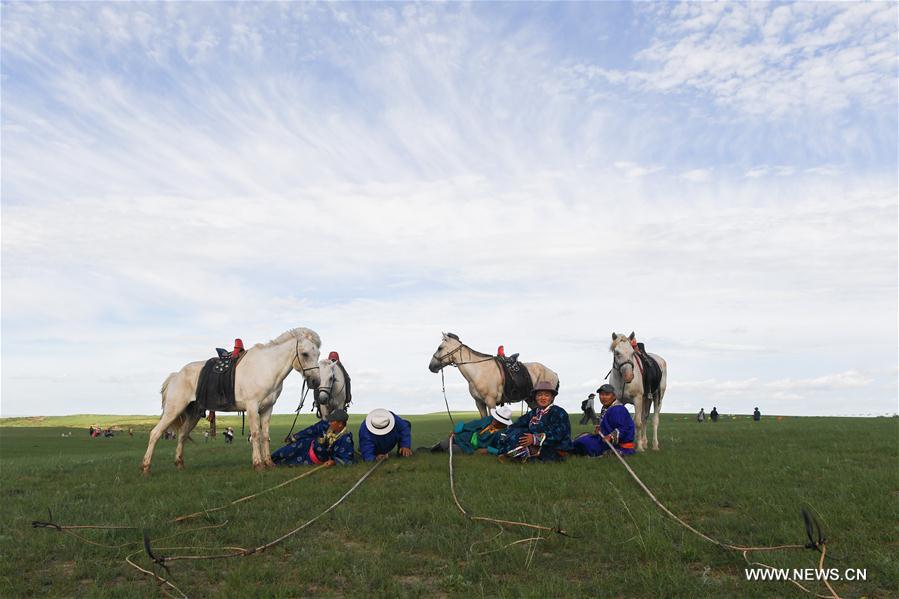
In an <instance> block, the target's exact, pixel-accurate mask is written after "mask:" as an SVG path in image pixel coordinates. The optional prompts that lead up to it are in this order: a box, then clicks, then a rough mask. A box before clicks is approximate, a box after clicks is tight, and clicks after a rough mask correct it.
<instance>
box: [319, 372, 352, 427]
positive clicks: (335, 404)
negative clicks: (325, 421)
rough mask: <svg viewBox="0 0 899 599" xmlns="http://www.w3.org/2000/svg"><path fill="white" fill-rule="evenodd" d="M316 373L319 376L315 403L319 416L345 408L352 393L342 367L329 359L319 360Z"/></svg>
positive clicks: (325, 415)
mask: <svg viewBox="0 0 899 599" xmlns="http://www.w3.org/2000/svg"><path fill="white" fill-rule="evenodd" d="M318 373H319V377H320V378H321V383H319V385H318V388H317V389H316V390H315V405H316V409H317V415H318V417H319V418H327V417H328V414H330V413H331V412H333V411H334V410H346V409H347V406H348V405H349V403H350V401H351V400H352V395H351V391H350V381H349V379H348V375H347V374H346V371H345V370H344V369H343V367H342V366H341V365H340V364H339V363H337V362H332V361H331V360H319V362H318Z"/></svg>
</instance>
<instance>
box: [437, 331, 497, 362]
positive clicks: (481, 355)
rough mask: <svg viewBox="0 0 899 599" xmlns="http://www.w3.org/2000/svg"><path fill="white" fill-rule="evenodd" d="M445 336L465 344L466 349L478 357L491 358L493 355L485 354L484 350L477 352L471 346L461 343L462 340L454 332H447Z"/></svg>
mask: <svg viewBox="0 0 899 599" xmlns="http://www.w3.org/2000/svg"><path fill="white" fill-rule="evenodd" d="M446 336H447V337H449V338H450V339H455V340H456V341H458V342H459V344H460V345H463V346H465V347H466V348H467V349H468V351H470V352H471V353H473V354H474V355H476V356H477V357H479V358H492V357H493V356H492V355H490V354H485V353H484V352H479V351H478V350H476V349H472V348H471V347H469V346H467V345H465V344H464V343H462V340H461V339H459V336H458V335H457V334H455V333H447V334H446Z"/></svg>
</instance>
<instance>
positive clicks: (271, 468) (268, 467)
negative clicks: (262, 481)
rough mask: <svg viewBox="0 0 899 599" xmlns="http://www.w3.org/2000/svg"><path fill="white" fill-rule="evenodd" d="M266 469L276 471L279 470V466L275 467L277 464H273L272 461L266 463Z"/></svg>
mask: <svg viewBox="0 0 899 599" xmlns="http://www.w3.org/2000/svg"><path fill="white" fill-rule="evenodd" d="M265 467H266V469H268V470H274V469H275V468H277V466H275V463H274V462H272V461H271V460H269V461H268V462H266V463H265Z"/></svg>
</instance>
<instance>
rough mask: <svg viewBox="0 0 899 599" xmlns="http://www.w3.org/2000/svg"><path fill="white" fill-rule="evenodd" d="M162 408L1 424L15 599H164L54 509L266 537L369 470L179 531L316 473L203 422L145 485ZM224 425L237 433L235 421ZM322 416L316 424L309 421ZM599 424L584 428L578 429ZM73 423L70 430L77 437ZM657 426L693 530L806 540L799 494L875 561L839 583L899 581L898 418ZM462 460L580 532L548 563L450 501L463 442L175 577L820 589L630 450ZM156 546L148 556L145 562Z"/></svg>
mask: <svg viewBox="0 0 899 599" xmlns="http://www.w3.org/2000/svg"><path fill="white" fill-rule="evenodd" d="M291 420H292V416H277V417H276V418H275V421H274V425H273V432H272V438H273V439H280V438H283V436H284V434H285V433H286V432H287V429H288V428H289V426H290V421H291ZM411 420H412V422H413V433H414V444H413V445H414V446H415V447H418V446H425V445H430V444H432V443H433V442H435V441H436V440H437V439H438V438H440V437H441V436H442V435H444V434H446V432H447V429H448V428H449V427H448V422H447V419H446V415H445V414H444V415H442V416H441V415H429V416H417V417H412V418H411ZM152 421H153V419H152V418H147V417H140V416H136V417H111V416H110V417H101V416H79V417H70V418H68V419H57V420H53V419H47V420H43V421H34V420H31V421H27V420H25V421H23V419H17V420H15V421H9V420H4V421H3V425H4V426H2V427H0V467H2V475H3V476H2V481H3V482H2V492H0V496H2V514H0V534H2V536H0V552H2V560H0V596H3V597H20V596H52V597H60V596H94V597H107V596H108V597H135V596H151V597H152V596H162V593H161V592H160V591H159V590H157V589H156V587H155V584H154V583H153V582H152V580H151V579H149V578H147V577H144V576H143V575H141V574H139V573H138V572H137V571H136V570H134V569H132V568H130V567H128V566H127V565H126V564H125V562H124V556H125V555H126V554H127V553H130V552H131V551H134V550H136V549H138V548H139V545H138V546H136V547H134V549H128V550H126V549H124V548H123V549H107V548H102V547H97V546H93V545H89V544H85V543H82V542H80V541H79V540H78V539H76V538H75V537H72V536H70V535H66V534H61V533H58V532H54V531H51V530H37V529H33V528H31V525H30V522H31V521H32V520H35V519H37V520H43V519H46V518H47V510H48V509H50V510H52V513H53V518H54V519H55V520H56V521H57V522H59V523H60V524H120V525H125V524H127V525H136V526H140V527H145V528H146V529H147V530H148V532H149V534H150V536H151V538H160V537H163V536H166V535H169V534H171V533H173V532H177V531H178V530H188V529H190V528H192V527H196V526H200V525H203V524H211V523H223V522H226V521H227V524H226V525H225V526H223V527H219V528H215V529H207V530H203V531H198V532H192V533H191V532H189V533H186V534H183V535H181V536H180V537H179V538H176V539H173V540H172V541H169V542H165V541H163V542H161V543H157V546H168V545H169V544H174V545H191V546H206V547H223V546H227V545H238V546H243V547H249V546H256V545H260V544H262V543H265V542H267V541H270V540H272V539H274V538H275V537H277V536H279V535H280V534H282V533H284V532H286V531H288V530H291V529H293V528H295V527H296V526H298V525H299V524H301V523H303V522H305V521H306V520H308V519H310V518H312V517H313V516H314V515H316V514H318V513H319V512H321V511H322V510H323V509H324V508H325V507H327V506H328V505H330V504H331V503H333V502H334V501H335V500H336V499H337V498H339V497H340V496H341V495H342V494H343V493H344V492H345V491H346V490H347V489H348V488H349V487H350V486H351V485H352V484H353V482H355V481H356V480H357V479H358V478H359V477H360V476H361V475H362V474H363V473H364V472H365V470H366V469H367V466H365V465H356V466H351V467H347V468H334V469H331V470H328V471H322V472H317V473H315V474H313V475H312V476H309V477H307V478H304V479H302V480H300V481H297V482H295V483H293V484H291V485H289V486H286V487H284V488H282V489H279V490H277V491H274V492H272V493H269V494H267V495H263V496H261V497H259V498H258V499H255V500H253V501H249V502H246V503H242V504H239V505H237V506H233V507H231V508H229V509H227V510H224V511H221V512H217V513H216V514H214V515H212V516H211V517H210V518H211V521H203V520H201V521H198V522H195V523H192V524H179V525H174V524H168V523H167V521H168V520H170V519H171V518H173V517H175V516H178V515H181V514H185V513H189V512H194V511H196V510H199V509H201V508H203V507H214V506H217V505H221V504H223V503H227V502H228V501H230V500H232V499H236V498H238V497H241V496H244V495H247V494H250V493H254V492H256V491H260V490H262V489H264V488H266V487H269V486H271V485H274V484H276V483H278V482H281V481H284V480H287V479H288V478H291V477H293V476H295V475H297V474H298V473H299V472H301V470H299V469H282V470H277V471H270V472H262V473H257V472H255V471H253V470H252V469H251V468H250V449H249V446H248V444H247V443H246V442H245V441H241V440H239V439H238V440H236V441H235V443H234V445H231V446H227V445H225V444H224V441H223V439H222V438H221V437H218V438H217V439H214V440H210V441H209V442H208V443H204V442H203V437H202V434H197V433H195V434H194V438H195V439H196V443H193V444H188V446H187V448H186V450H185V461H186V465H187V468H186V469H185V470H183V471H180V472H179V471H176V470H175V468H174V466H173V464H172V452H173V451H174V442H173V441H160V443H159V446H158V447H157V452H156V458H155V460H154V465H153V474H152V475H151V476H150V477H148V478H143V477H141V476H140V474H139V471H138V465H139V461H140V458H141V456H142V454H143V451H144V450H145V448H146V440H147V430H148V428H149V426H150V424H151V423H152ZM359 421H360V417H359V416H354V417H353V418H352V419H351V423H350V424H351V426H352V427H353V429H354V430H355V429H357V428H358V424H359ZM219 422H220V427H222V426H225V425H227V424H229V423H230V424H231V425H232V426H235V425H236V427H237V428H238V430H239V426H240V419H239V417H238V418H236V419H235V418H234V417H233V416H232V417H228V418H222V419H220V421H219ZM310 423H311V420H309V418H308V417H307V418H306V419H305V422H303V425H308V424H310ZM89 424H100V425H102V426H109V425H113V424H121V425H124V426H126V427H127V426H128V425H131V426H134V427H135V435H134V437H133V438H131V437H129V436H128V435H127V434H119V435H117V436H115V437H114V438H108V439H107V438H97V439H91V438H89V437H88V434H87V430H86V429H87V426H88V425H89ZM10 425H16V426H10ZM68 426H77V428H68ZM201 427H202V425H201ZM587 428H588V427H586V426H577V425H576V426H574V430H575V431H576V432H580V431H586V430H587ZM198 430H202V428H201V429H198ZM69 431H73V434H72V436H71V437H62V436H61V435H62V433H64V432H69ZM661 431H662V439H661V441H662V451H661V452H657V453H656V452H650V453H647V454H644V455H637V456H633V457H631V458H629V462H628V463H629V464H630V465H631V466H632V467H633V468H634V470H635V471H636V472H637V474H638V475H639V476H640V477H641V478H642V479H643V481H644V482H645V483H646V484H647V485H648V486H649V487H650V488H651V489H652V490H653V492H654V493H655V494H656V496H657V497H658V498H659V499H660V500H661V501H662V502H664V503H665V504H666V505H667V506H668V507H669V508H670V509H671V510H672V511H674V512H675V513H677V514H679V515H680V516H681V517H683V518H684V519H685V520H687V521H688V522H690V523H691V524H692V525H694V526H695V527H697V528H699V529H700V530H702V531H704V532H706V533H708V534H710V535H711V536H713V537H716V538H719V539H723V540H726V541H729V542H733V543H737V544H746V545H775V544H783V543H801V542H804V540H805V533H804V529H803V524H802V520H801V516H800V508H801V507H802V506H809V507H810V508H811V509H812V511H813V512H814V513H815V514H816V515H817V516H818V517H819V518H820V520H821V521H822V523H823V524H824V526H825V529H826V532H827V535H828V538H829V540H830V543H829V545H828V547H829V550H828V555H834V556H835V557H837V558H839V561H832V562H830V566H831V567H835V568H839V569H840V570H843V569H845V568H864V569H866V573H867V580H866V581H864V582H846V581H841V582H836V583H835V585H834V586H835V588H836V590H837V592H838V593H840V595H841V596H843V597H862V596H864V597H896V596H897V595H899V566H897V564H899V560H897V554H899V551H897V550H899V543H897V529H896V522H897V515H899V513H897V512H899V510H897V504H899V501H897V500H899V469H897V457H899V456H897V449H899V445H897V439H899V436H897V433H899V419H896V418H874V419H861V418H853V419H849V418H784V419H783V420H776V419H773V418H769V419H765V420H763V421H761V422H758V423H756V422H752V421H751V420H749V419H747V418H745V417H740V418H738V419H733V420H732V419H730V418H729V417H728V418H725V419H723V420H721V421H719V422H718V423H715V424H712V423H710V422H706V423H704V424H698V423H696V422H695V421H693V419H692V418H687V417H685V416H680V415H667V416H665V417H664V418H663V422H662V425H661ZM456 470H457V474H456V480H457V485H458V493H459V498H460V500H461V502H462V504H463V505H464V506H465V507H466V508H467V509H468V510H469V511H470V512H471V513H473V514H476V515H484V516H492V517H496V518H503V519H512V520H517V519H521V520H526V521H529V522H534V523H542V524H548V525H550V526H556V525H559V526H561V527H562V528H564V529H566V530H568V531H571V532H572V533H573V534H575V535H577V538H564V537H560V536H557V535H556V536H550V537H549V538H547V539H545V540H543V541H540V542H539V543H538V544H537V548H536V552H535V553H534V557H533V560H532V561H530V563H528V553H529V545H530V544H529V543H523V544H519V545H513V546H511V547H507V548H505V549H501V548H502V547H503V546H505V545H507V544H508V543H511V542H512V541H515V540H517V539H520V538H524V537H527V536H530V534H529V532H528V531H525V530H509V531H507V532H505V533H503V534H501V535H499V536H497V533H498V529H497V528H496V527H495V526H492V525H489V524H482V523H476V522H471V521H468V520H466V519H464V518H463V517H462V516H461V515H460V514H459V513H458V511H456V509H455V507H454V505H453V503H452V499H451V496H450V493H449V487H448V482H447V481H448V476H447V459H446V456H445V455H430V454H424V455H421V454H416V455H415V456H413V457H412V458H409V459H398V458H395V457H394V458H391V459H390V460H389V461H388V462H387V463H386V464H384V465H383V466H382V467H381V468H379V469H378V470H377V471H375V472H374V474H373V475H372V476H371V477H370V478H369V479H368V480H367V481H366V482H365V483H364V484H363V485H362V486H361V487H360V488H359V489H358V491H356V493H355V494H353V495H352V496H350V497H349V499H348V500H347V501H346V502H345V503H343V504H341V505H340V506H339V507H338V508H337V509H336V510H335V511H333V512H331V513H330V514H328V515H327V516H325V517H324V518H323V519H321V520H320V521H318V522H316V523H315V524H314V525H312V526H311V527H310V528H308V529H306V530H304V531H302V532H301V533H299V534H298V535H296V536H295V537H292V538H291V539H289V540H288V541H286V542H285V543H283V544H282V545H279V546H277V547H274V548H273V549H272V550H270V551H269V552H266V553H263V554H261V555H255V556H251V557H247V558H239V559H231V560H224V561H203V562H176V563H173V564H172V565H171V574H172V577H173V579H174V581H175V582H176V584H177V585H178V586H179V587H180V588H181V589H182V590H184V591H185V592H186V593H187V594H188V595H190V596H192V597H194V596H197V597H310V596H339V595H345V596H365V595H374V596H379V597H392V596H419V597H433V596H465V597H482V596H502V597H518V596H541V597H559V596H597V597H807V596H809V595H805V594H803V593H802V592H800V591H799V590H797V589H796V588H795V587H793V586H792V585H790V584H788V583H786V582H773V581H772V582H749V581H747V580H745V577H744V573H743V566H744V562H743V560H742V558H741V557H740V556H739V555H738V554H735V553H731V552H728V551H724V550H722V549H720V548H717V547H715V546H713V545H710V544H708V543H706V542H704V541H702V540H700V539H698V538H697V537H695V536H693V535H692V534H691V533H689V532H688V531H686V530H685V529H683V528H682V527H680V526H679V525H677V524H676V523H674V522H672V521H671V520H669V519H667V518H666V517H665V516H664V515H663V514H662V513H661V512H660V511H659V510H658V509H657V508H656V507H655V506H654V505H653V504H652V502H651V501H650V500H649V499H648V498H647V497H646V496H645V495H644V494H643V492H642V491H641V490H640V489H639V487H638V486H637V485H636V484H635V483H634V482H633V481H632V480H631V478H630V477H629V476H628V474H627V473H626V471H625V470H624V469H623V468H622V466H621V465H620V464H619V463H618V462H617V460H615V459H614V458H603V459H577V458H573V459H569V460H568V461H567V462H565V463H562V464H527V465H519V464H499V463H497V461H496V460H495V459H491V458H487V457H467V456H459V457H457V458H456ZM625 506H627V507H625ZM82 534H83V535H84V536H85V537H87V538H90V539H91V540H94V541H97V542H100V543H104V544H110V545H113V544H121V543H126V542H129V541H139V540H140V535H139V533H137V532H135V531H85V532H83V533H82ZM491 550H496V551H493V552H490V553H488V552H489V551H491ZM161 552H162V553H163V554H165V553H166V551H165V550H161ZM168 553H169V554H172V552H168ZM138 557H139V558H140V559H141V562H140V563H141V564H142V565H143V566H144V567H148V564H147V559H146V558H145V557H144V556H143V555H139V556H138ZM756 557H757V558H758V559H759V561H762V562H765V563H768V564H772V565H776V566H778V567H790V568H792V567H803V568H805V567H814V565H815V564H816V563H817V561H816V560H817V554H813V553H812V552H811V551H793V552H780V553H768V554H757V555H756ZM809 584H810V585H811V587H812V588H813V589H818V590H820V591H822V592H823V591H825V589H824V587H823V585H820V586H819V585H818V583H809Z"/></svg>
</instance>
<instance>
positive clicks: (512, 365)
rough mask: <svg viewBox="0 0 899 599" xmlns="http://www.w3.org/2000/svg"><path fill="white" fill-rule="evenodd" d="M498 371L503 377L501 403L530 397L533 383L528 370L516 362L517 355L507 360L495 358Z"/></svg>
mask: <svg viewBox="0 0 899 599" xmlns="http://www.w3.org/2000/svg"><path fill="white" fill-rule="evenodd" d="M496 363H497V364H498V365H499V370H500V372H501V373H502V375H503V399H502V403H509V402H515V401H521V400H523V399H527V398H529V397H530V396H531V391H532V390H533V389H534V383H533V382H532V381H531V374H530V373H529V372H528V369H527V368H525V367H524V365H523V364H522V363H521V362H519V361H518V354H512V355H511V356H509V357H508V358H496Z"/></svg>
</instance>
